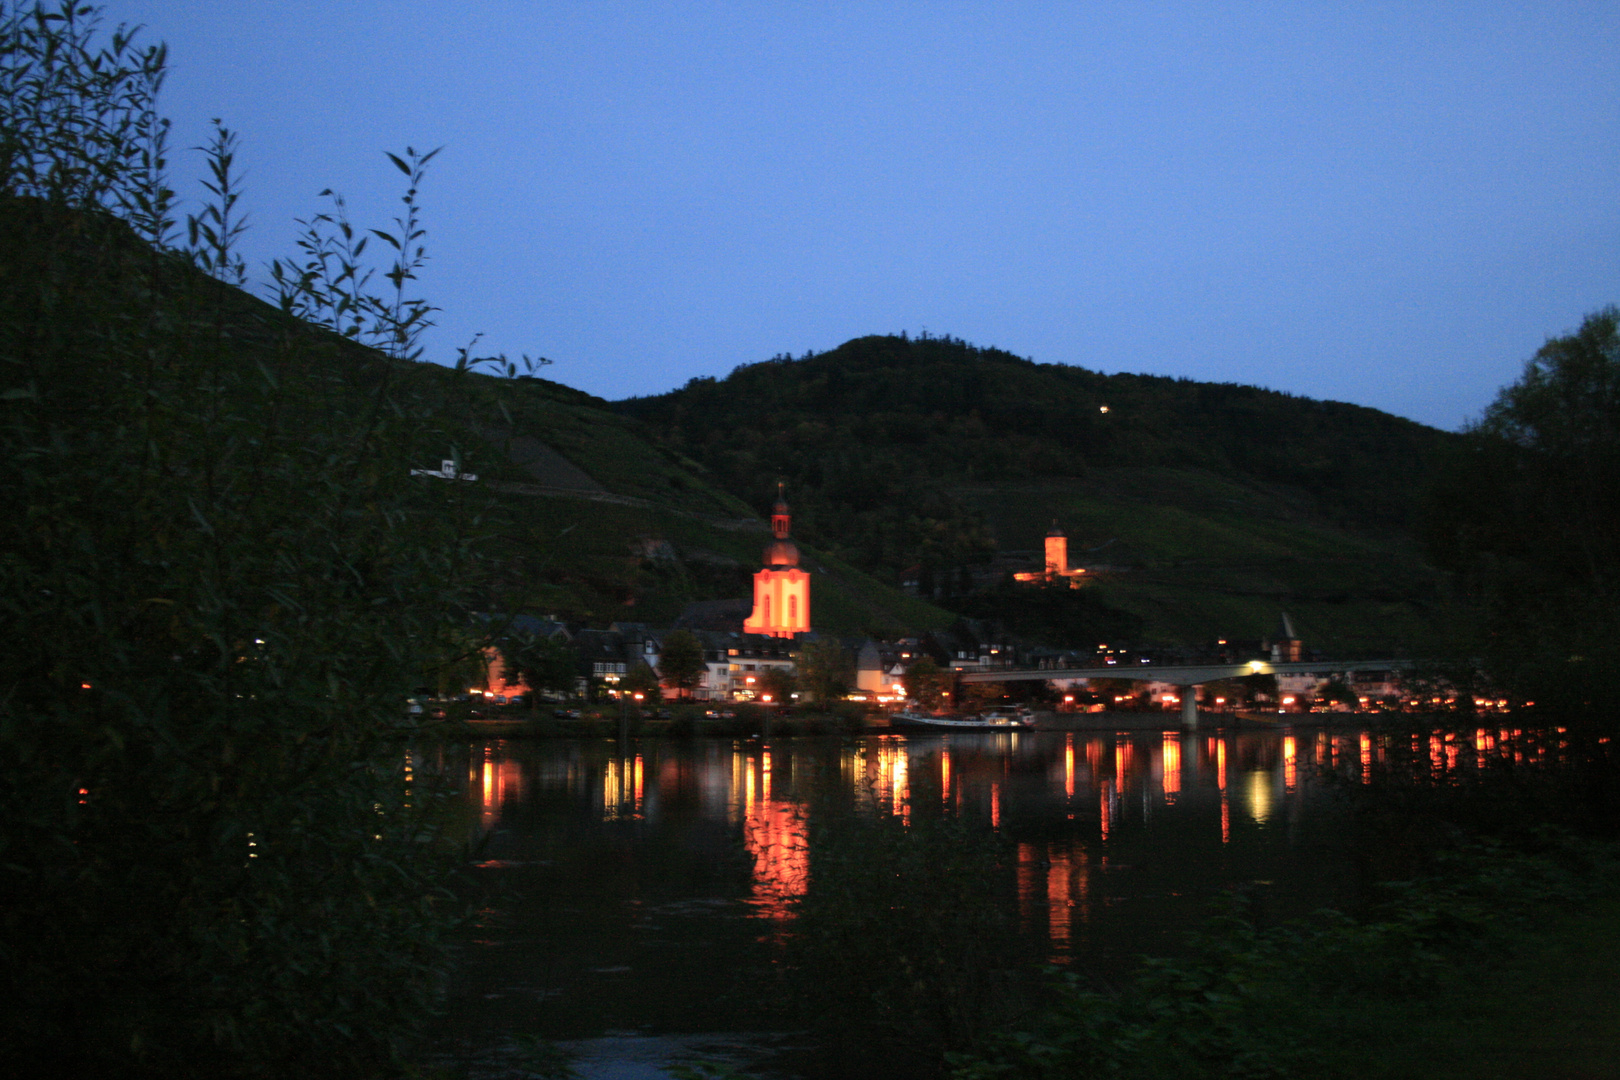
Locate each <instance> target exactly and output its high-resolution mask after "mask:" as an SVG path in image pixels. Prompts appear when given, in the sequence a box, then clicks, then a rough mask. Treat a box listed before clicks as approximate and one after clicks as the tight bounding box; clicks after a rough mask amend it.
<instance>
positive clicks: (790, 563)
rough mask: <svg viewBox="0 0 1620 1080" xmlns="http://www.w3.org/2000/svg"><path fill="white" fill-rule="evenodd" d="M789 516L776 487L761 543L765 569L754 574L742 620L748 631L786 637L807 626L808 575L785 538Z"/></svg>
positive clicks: (793, 546) (786, 537)
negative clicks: (749, 609) (767, 533)
mask: <svg viewBox="0 0 1620 1080" xmlns="http://www.w3.org/2000/svg"><path fill="white" fill-rule="evenodd" d="M791 524H792V518H791V517H790V516H789V514H788V504H787V503H786V502H784V501H783V499H782V485H780V484H778V485H777V486H776V505H775V506H774V507H772V509H771V536H772V537H773V539H772V540H771V542H770V543H769V544H766V545H765V569H763V570H760V571H759V572H757V573H756V574H755V575H754V613H753V614H752V615H750V616H749V617H748V621H747V622H745V623H743V630H744V631H746V632H747V633H750V634H769V635H770V636H771V637H782V638H790V637H792V636H793V635H794V634H803V633H806V632H808V631H809V629H810V575H809V574H807V573H805V572H804V571H803V570H800V569H799V548H798V546H797V545H796V544H794V542H793V541H792V540H789V539H788V531H789V527H790V526H791Z"/></svg>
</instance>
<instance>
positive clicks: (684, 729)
mask: <svg viewBox="0 0 1620 1080" xmlns="http://www.w3.org/2000/svg"><path fill="white" fill-rule="evenodd" d="M572 711H573V712H578V713H580V714H581V715H578V716H563V717H558V716H555V715H552V714H548V713H531V712H529V711H527V710H523V711H518V710H515V709H514V710H505V711H495V710H490V711H489V712H488V713H487V714H485V715H468V714H467V711H465V710H463V711H462V712H461V713H460V714H459V715H457V714H452V715H450V716H448V717H447V718H445V719H443V720H440V721H438V722H437V723H433V724H429V725H427V726H426V727H424V728H422V729H420V730H421V731H423V732H426V733H431V734H435V735H438V736H439V737H442V738H446V739H452V740H460V739H467V738H473V739H477V738H503V739H505V738H581V737H584V738H592V737H597V738H615V737H617V735H618V734H619V732H620V729H621V725H622V726H624V727H627V728H628V730H629V734H630V735H631V737H633V738H651V737H660V736H672V737H714V738H753V737H758V736H761V735H763V734H764V733H765V732H766V729H767V724H768V725H769V731H770V734H772V735H776V736H782V737H787V736H794V735H833V734H858V733H861V732H869V733H883V732H888V731H893V730H898V729H895V728H893V727H892V726H891V724H890V723H889V719H888V716H887V714H885V713H882V712H878V711H875V710H874V711H869V712H863V711H862V710H860V709H857V708H840V709H838V710H835V711H809V710H794V711H786V710H771V711H770V712H769V713H768V714H767V712H766V710H765V709H764V708H763V707H762V706H759V705H750V704H739V705H731V706H727V707H725V708H724V709H715V710H709V709H695V708H691V707H689V706H688V707H677V708H676V709H675V710H659V711H651V710H647V711H639V712H638V711H631V712H628V713H626V714H625V715H624V716H623V717H621V716H620V715H619V713H618V712H616V711H615V710H613V709H612V707H611V706H608V707H602V708H598V709H594V710H578V709H576V710H572ZM660 712H663V713H665V715H660ZM711 712H712V713H715V714H716V715H712V716H711V715H707V714H708V713H711ZM1412 720H1413V716H1412V714H1410V713H1393V712H1372V713H1366V712H1362V713H1352V712H1324V713H1269V712H1268V713H1256V712H1220V713H1214V712H1200V713H1199V714H1198V728H1197V730H1199V731H1220V730H1227V731H1233V730H1240V731H1266V730H1279V729H1281V728H1285V727H1288V728H1327V727H1342V726H1345V725H1363V726H1385V725H1389V726H1394V725H1400V724H1410V723H1412ZM1034 730H1037V731H1084V732H1098V731H1175V730H1182V725H1181V714H1180V713H1179V712H1169V711H1154V712H1123V711H1121V712H1100V713H1078V712H1074V713H1071V712H1037V713H1035V728H1034Z"/></svg>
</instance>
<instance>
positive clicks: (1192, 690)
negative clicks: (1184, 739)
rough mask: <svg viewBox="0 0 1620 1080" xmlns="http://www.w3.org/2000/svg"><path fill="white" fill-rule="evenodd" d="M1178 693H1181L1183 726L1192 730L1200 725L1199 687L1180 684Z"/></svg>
mask: <svg viewBox="0 0 1620 1080" xmlns="http://www.w3.org/2000/svg"><path fill="white" fill-rule="evenodd" d="M1176 693H1178V694H1179V695H1181V726H1182V727H1184V728H1186V729H1187V730H1188V731H1191V730H1193V729H1194V728H1196V727H1197V726H1198V687H1196V686H1179V687H1177V688H1176Z"/></svg>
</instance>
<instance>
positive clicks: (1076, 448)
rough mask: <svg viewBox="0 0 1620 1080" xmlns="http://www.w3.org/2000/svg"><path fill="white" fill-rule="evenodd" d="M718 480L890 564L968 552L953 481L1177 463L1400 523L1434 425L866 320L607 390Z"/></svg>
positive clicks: (939, 564) (975, 546) (969, 521)
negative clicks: (675, 383) (772, 500)
mask: <svg viewBox="0 0 1620 1080" xmlns="http://www.w3.org/2000/svg"><path fill="white" fill-rule="evenodd" d="M618 408H619V409H621V410H622V411H624V412H626V413H628V414H630V415H632V416H635V417H638V418H640V419H642V420H643V421H645V422H646V424H647V425H648V427H649V429H650V430H651V431H652V432H653V433H654V434H655V436H656V437H657V438H658V439H660V440H662V441H663V442H664V443H665V444H666V445H668V446H670V447H671V448H673V449H675V450H678V451H679V452H680V453H682V454H684V455H687V456H688V457H691V458H693V459H695V460H697V461H698V462H700V463H702V464H703V465H704V466H706V467H707V468H709V469H710V470H712V471H713V472H714V473H715V474H716V475H717V476H718V478H719V479H720V480H721V482H722V483H723V484H725V485H726V486H727V487H729V488H730V490H733V491H737V492H758V493H759V496H760V497H761V498H763V497H764V496H765V495H766V489H767V487H769V486H774V481H775V480H778V479H781V480H784V481H786V483H787V485H788V487H789V490H790V491H791V492H792V495H793V503H794V509H795V515H796V516H795V521H794V524H795V528H796V529H799V530H800V531H801V532H802V534H803V535H804V536H805V538H806V539H808V540H810V541H811V542H812V543H815V544H817V545H819V546H821V547H823V548H826V549H828V550H830V551H832V552H834V553H836V554H838V555H839V556H841V557H843V558H846V559H848V560H849V561H851V562H853V563H855V564H856V565H858V566H860V567H861V568H863V569H866V570H869V571H872V572H875V573H879V574H883V575H886V576H888V577H889V578H890V580H894V579H895V577H896V576H897V575H898V574H900V573H901V572H902V571H903V570H905V569H907V568H909V567H911V566H915V565H921V566H923V567H926V568H930V569H933V570H945V569H949V568H954V567H960V566H964V565H972V564H975V563H982V562H984V561H986V560H987V559H988V558H989V556H990V555H991V554H992V553H993V551H994V546H995V545H994V541H993V540H992V538H991V535H990V533H989V530H988V529H987V528H986V527H985V523H984V521H983V519H982V516H981V515H980V514H979V513H978V512H977V511H975V510H974V509H973V508H972V507H970V506H968V505H967V504H966V502H965V501H964V500H963V499H962V498H960V497H959V496H958V495H956V494H954V493H953V491H952V488H953V486H954V485H959V484H963V483H973V482H976V481H998V480H1008V479H1028V478H1046V477H1079V476H1085V475H1086V474H1087V472H1088V470H1091V469H1094V468H1100V467H1110V466H1154V465H1162V466H1180V467H1192V468H1202V469H1208V470H1211V471H1214V472H1218V473H1222V474H1226V475H1240V476H1243V477H1245V478H1248V479H1251V480H1254V481H1260V482H1264V483H1271V484H1282V485H1289V486H1290V487H1292V488H1295V489H1298V491H1300V492H1301V493H1303V494H1304V495H1305V496H1307V497H1308V498H1309V499H1310V500H1312V501H1313V502H1314V503H1315V505H1316V508H1317V509H1318V511H1319V512H1320V513H1322V514H1323V515H1325V516H1327V517H1329V518H1331V519H1335V520H1340V521H1343V522H1346V523H1372V524H1376V525H1380V526H1395V527H1404V526H1405V525H1407V524H1409V523H1410V521H1411V519H1412V516H1413V513H1414V511H1415V509H1416V504H1415V501H1414V494H1415V493H1416V492H1417V491H1419V490H1420V488H1421V486H1422V481H1423V479H1424V477H1425V475H1426V470H1427V462H1428V461H1429V459H1430V458H1431V457H1432V456H1433V454H1434V452H1435V451H1436V450H1437V449H1438V448H1439V446H1440V445H1441V444H1442V443H1443V442H1444V441H1445V439H1446V437H1445V436H1444V435H1443V434H1442V433H1441V432H1437V431H1434V430H1432V429H1430V428H1426V427H1424V426H1422V425H1420V424H1416V423H1413V422H1411V421H1407V420H1402V419H1400V418H1397V417H1393V416H1389V415H1387V414H1384V413H1380V412H1378V411H1376V410H1373V409H1367V408H1363V407H1360V406H1355V405H1346V404H1340V403H1336V402H1322V401H1312V400H1309V399H1305V398H1299V397H1293V396H1291V395H1288V394H1282V393H1277V392H1275V391H1270V390H1262V389H1259V388H1256V387H1252V386H1239V385H1233V384H1211V383H1200V382H1193V381H1190V380H1185V379H1171V378H1161V377H1154V376H1146V375H1103V374H1099V373H1097V372H1093V371H1088V370H1085V369H1083V368H1077V367H1069V366H1065V365H1060V364H1039V363H1035V362H1034V361H1031V360H1027V359H1022V358H1020V357H1017V356H1014V355H1012V354H1010V353H1007V352H1003V351H1000V350H997V349H984V348H978V347H975V346H973V345H970V344H968V343H967V342H964V341H961V340H959V339H955V338H950V337H942V338H935V337H921V338H909V337H905V336H874V337H864V338H857V339H855V340H853V341H849V342H846V343H845V344H843V345H841V346H839V347H838V348H837V349H834V350H832V351H830V352H826V353H822V354H819V355H806V356H805V357H804V358H802V359H799V360H791V359H788V358H786V357H778V358H776V359H774V360H770V361H766V362H764V363H759V364H752V365H747V366H744V367H740V368H738V369H737V370H736V371H734V372H732V373H731V375H729V376H727V377H726V378H724V379H718V380H717V379H710V378H700V379H694V380H692V381H691V382H689V383H688V384H687V385H686V386H684V387H683V388H681V389H679V390H675V391H672V392H670V393H668V394H664V395H661V396H657V397H651V398H636V399H631V400H629V401H625V402H621V403H619V405H618Z"/></svg>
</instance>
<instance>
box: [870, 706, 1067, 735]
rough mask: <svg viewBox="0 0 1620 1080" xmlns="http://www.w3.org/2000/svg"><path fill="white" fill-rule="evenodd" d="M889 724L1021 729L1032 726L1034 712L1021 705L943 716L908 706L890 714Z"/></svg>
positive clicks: (946, 728) (937, 728)
mask: <svg viewBox="0 0 1620 1080" xmlns="http://www.w3.org/2000/svg"><path fill="white" fill-rule="evenodd" d="M889 725H890V726H891V727H899V728H925V729H927V730H930V731H1023V730H1027V729H1028V728H1031V727H1034V726H1035V715H1034V714H1033V713H1031V712H1030V711H1029V710H1028V709H1023V708H996V709H986V710H984V711H983V712H981V713H978V714H977V715H974V716H943V715H936V714H934V713H928V712H923V711H922V710H920V709H914V708H907V709H901V710H900V711H899V712H897V713H893V714H892V715H890V717H889Z"/></svg>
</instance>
